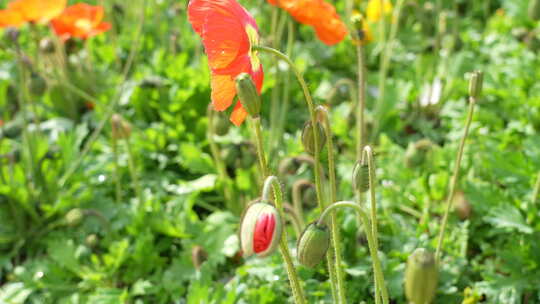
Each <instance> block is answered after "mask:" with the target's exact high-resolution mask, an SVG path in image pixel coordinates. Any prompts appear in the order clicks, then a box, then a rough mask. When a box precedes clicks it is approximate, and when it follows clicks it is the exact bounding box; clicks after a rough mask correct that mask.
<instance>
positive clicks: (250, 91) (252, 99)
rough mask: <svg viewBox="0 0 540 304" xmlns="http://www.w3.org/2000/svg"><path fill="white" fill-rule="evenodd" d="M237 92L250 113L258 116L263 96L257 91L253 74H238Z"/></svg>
mask: <svg viewBox="0 0 540 304" xmlns="http://www.w3.org/2000/svg"><path fill="white" fill-rule="evenodd" d="M236 93H237V94H238V98H239V99H240V102H241V103H242V106H243V107H244V108H245V109H246V111H247V112H248V114H249V115H250V116H252V117H258V116H259V113H260V112H261V96H259V92H257V87H255V83H253V79H252V78H251V75H249V74H248V73H241V74H240V75H238V76H236Z"/></svg>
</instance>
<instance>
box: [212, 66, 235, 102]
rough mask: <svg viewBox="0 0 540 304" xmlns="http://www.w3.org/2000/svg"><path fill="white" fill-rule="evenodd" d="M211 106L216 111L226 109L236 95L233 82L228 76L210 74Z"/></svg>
mask: <svg viewBox="0 0 540 304" xmlns="http://www.w3.org/2000/svg"><path fill="white" fill-rule="evenodd" d="M211 86H212V105H213V106H214V109H215V110H216V111H223V110H225V109H227V108H228V107H229V106H230V105H231V104H232V101H233V98H234V96H235V95H236V88H235V85H234V80H233V78H232V77H231V76H230V75H218V74H212V81H211Z"/></svg>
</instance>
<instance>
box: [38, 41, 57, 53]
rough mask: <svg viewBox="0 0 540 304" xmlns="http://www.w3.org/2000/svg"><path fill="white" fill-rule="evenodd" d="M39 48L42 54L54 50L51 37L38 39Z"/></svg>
mask: <svg viewBox="0 0 540 304" xmlns="http://www.w3.org/2000/svg"><path fill="white" fill-rule="evenodd" d="M39 50H40V51H41V52H42V53H44V54H50V53H53V52H54V42H53V41H52V39H51V38H49V37H45V38H43V39H41V40H40V41H39Z"/></svg>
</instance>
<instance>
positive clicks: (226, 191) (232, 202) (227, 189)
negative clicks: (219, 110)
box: [206, 105, 240, 211]
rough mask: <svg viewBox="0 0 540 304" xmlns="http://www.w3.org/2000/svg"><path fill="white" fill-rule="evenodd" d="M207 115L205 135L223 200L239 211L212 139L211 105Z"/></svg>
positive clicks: (214, 129) (212, 114)
mask: <svg viewBox="0 0 540 304" xmlns="http://www.w3.org/2000/svg"><path fill="white" fill-rule="evenodd" d="M207 115H208V129H207V133H206V137H207V140H208V144H209V145H210V153H212V157H213V158H214V163H215V164H216V169H217V173H218V176H219V179H220V180H221V182H222V183H223V196H224V197H225V202H226V205H227V207H228V208H229V210H232V209H234V211H240V210H237V209H239V208H238V207H239V206H238V204H237V203H236V202H235V200H233V197H234V196H233V192H232V191H231V187H229V184H230V177H229V175H228V174H227V169H226V167H225V164H224V163H223V159H222V158H221V156H220V155H219V147H218V145H217V144H216V141H215V140H214V134H216V128H215V124H214V119H215V112H214V110H213V109H212V105H208V110H207Z"/></svg>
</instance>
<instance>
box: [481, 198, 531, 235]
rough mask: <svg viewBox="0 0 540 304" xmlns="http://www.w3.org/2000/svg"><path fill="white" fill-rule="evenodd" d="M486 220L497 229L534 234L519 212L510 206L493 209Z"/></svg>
mask: <svg viewBox="0 0 540 304" xmlns="http://www.w3.org/2000/svg"><path fill="white" fill-rule="evenodd" d="M485 219H486V221H488V222H489V223H491V224H492V225H494V226H495V227H497V228H509V229H515V230H517V231H519V232H523V233H527V234H531V233H532V232H533V229H532V228H531V227H530V226H529V225H527V223H526V222H525V219H524V218H523V215H521V213H520V212H519V210H518V209H517V208H516V207H514V206H512V205H509V204H506V205H503V206H499V207H497V208H495V209H493V210H492V211H491V212H490V214H489V216H486V218H485Z"/></svg>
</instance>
